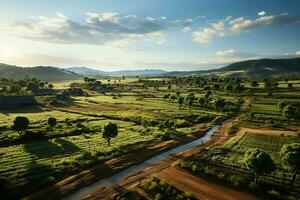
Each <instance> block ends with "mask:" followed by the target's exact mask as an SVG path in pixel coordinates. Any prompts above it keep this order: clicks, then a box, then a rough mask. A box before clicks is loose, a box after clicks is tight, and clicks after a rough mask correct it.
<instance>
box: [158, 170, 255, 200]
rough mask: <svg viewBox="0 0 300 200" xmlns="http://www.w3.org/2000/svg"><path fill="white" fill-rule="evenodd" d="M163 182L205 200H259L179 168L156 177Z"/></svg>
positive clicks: (164, 171) (160, 173)
mask: <svg viewBox="0 0 300 200" xmlns="http://www.w3.org/2000/svg"><path fill="white" fill-rule="evenodd" d="M155 176H156V177H158V178H159V179H161V180H164V181H167V182H169V183H172V184H174V185H175V186H176V187H177V188H179V189H181V190H182V191H190V192H192V193H193V195H194V196H195V197H196V198H198V199H204V200H258V199H257V198H256V197H254V196H252V195H250V194H248V193H246V192H241V191H236V190H233V189H230V188H227V187H225V186H222V185H219V184H216V183H211V182H208V181H207V180H203V179H201V178H199V177H196V176H193V175H191V174H189V173H188V172H186V171H184V170H182V169H179V168H177V167H169V168H167V169H165V170H163V171H161V172H159V173H158V174H156V175H155Z"/></svg>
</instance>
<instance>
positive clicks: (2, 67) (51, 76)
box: [0, 64, 82, 81]
mask: <svg viewBox="0 0 300 200" xmlns="http://www.w3.org/2000/svg"><path fill="white" fill-rule="evenodd" d="M0 77H1V78H9V79H10V78H12V79H21V78H25V77H29V78H33V77H35V78H38V79H40V80H43V81H61V80H76V79H82V76H81V75H78V74H76V73H73V72H69V71H66V70H64V69H60V68H56V67H43V66H37V67H17V66H13V65H7V64H0Z"/></svg>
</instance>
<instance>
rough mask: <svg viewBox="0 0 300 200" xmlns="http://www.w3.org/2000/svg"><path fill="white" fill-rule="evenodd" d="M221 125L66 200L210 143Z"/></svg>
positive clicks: (94, 184) (66, 199)
mask: <svg viewBox="0 0 300 200" xmlns="http://www.w3.org/2000/svg"><path fill="white" fill-rule="evenodd" d="M219 127H220V126H219V125H215V126H213V127H212V128H210V129H209V130H208V131H207V132H206V133H205V135H204V136H202V137H201V138H199V139H196V140H194V141H192V142H189V143H187V144H183V145H181V146H178V147H174V148H172V149H170V150H168V151H165V152H163V153H160V154H158V155H156V156H153V157H152V158H150V159H148V160H146V161H144V162H142V163H140V164H138V165H134V166H131V167H129V168H127V169H125V170H123V171H121V172H119V173H116V174H114V175H113V176H110V177H108V178H104V179H101V180H99V181H97V182H95V183H93V184H91V185H89V186H86V187H83V188H81V189H79V190H78V191H76V192H75V193H73V194H71V195H70V196H68V197H66V198H65V200H75V199H80V198H83V197H85V196H87V195H89V194H91V193H93V192H94V191H96V190H97V189H99V188H102V187H105V186H111V185H114V184H116V183H118V182H119V181H121V180H123V179H124V178H126V177H127V176H129V175H130V174H132V173H135V172H137V171H140V170H142V169H145V168H147V167H149V166H151V165H153V164H157V163H158V162H159V161H161V160H162V159H164V158H166V157H167V156H169V155H172V154H176V153H179V152H182V151H185V150H187V149H189V148H192V147H195V146H197V145H200V144H202V143H204V142H206V141H208V140H209V139H210V138H211V136H212V135H213V134H214V133H215V132H216V130H217V129H218V128H219Z"/></svg>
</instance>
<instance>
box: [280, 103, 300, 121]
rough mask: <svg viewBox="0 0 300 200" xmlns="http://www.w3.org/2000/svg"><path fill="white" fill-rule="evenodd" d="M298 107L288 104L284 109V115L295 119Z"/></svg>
mask: <svg viewBox="0 0 300 200" xmlns="http://www.w3.org/2000/svg"><path fill="white" fill-rule="evenodd" d="M296 111H297V110H296V108H295V107H294V106H292V105H287V106H285V107H284V108H283V110H282V115H283V116H284V117H285V118H287V119H288V120H290V119H294V118H295V117H296Z"/></svg>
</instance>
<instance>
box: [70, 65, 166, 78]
mask: <svg viewBox="0 0 300 200" xmlns="http://www.w3.org/2000/svg"><path fill="white" fill-rule="evenodd" d="M66 70H68V71H71V72H74V73H77V74H81V75H84V76H157V75H161V74H164V73H166V71H164V70H160V69H145V70H120V71H110V72H109V71H102V70H96V69H92V68H88V67H70V68H67V69H66Z"/></svg>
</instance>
